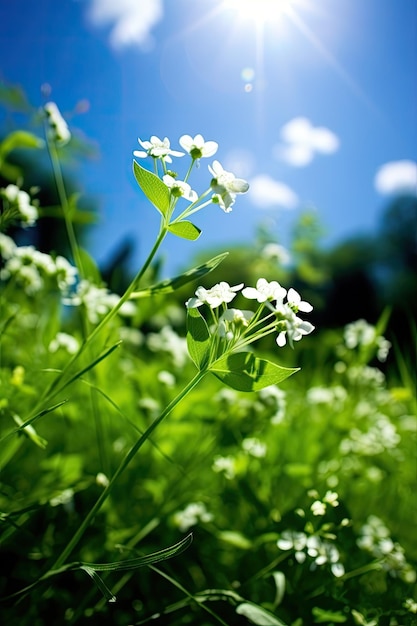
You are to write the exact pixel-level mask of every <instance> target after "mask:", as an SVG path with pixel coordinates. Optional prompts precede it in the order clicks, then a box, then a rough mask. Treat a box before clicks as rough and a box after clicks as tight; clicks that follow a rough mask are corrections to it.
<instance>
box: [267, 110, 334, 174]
mask: <svg viewBox="0 0 417 626" xmlns="http://www.w3.org/2000/svg"><path fill="white" fill-rule="evenodd" d="M280 134H281V139H282V141H283V143H281V144H277V145H276V146H275V147H274V149H273V151H274V156H276V157H277V158H278V159H281V160H282V161H285V162H286V163H288V164H289V165H294V166H295V167H304V166H305V165H308V164H309V163H311V161H312V160H313V158H314V157H315V155H316V154H317V153H321V154H332V153H334V152H336V151H337V150H338V149H339V145H340V141H339V138H338V137H337V135H335V133H333V132H332V131H331V130H329V129H328V128H325V127H324V126H313V125H312V123H311V122H310V120H309V119H307V118H306V117H295V118H294V119H292V120H290V121H289V122H288V123H287V124H285V125H284V126H283V127H282V128H281V133H280Z"/></svg>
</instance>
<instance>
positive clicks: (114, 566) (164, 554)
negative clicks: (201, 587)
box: [78, 533, 193, 572]
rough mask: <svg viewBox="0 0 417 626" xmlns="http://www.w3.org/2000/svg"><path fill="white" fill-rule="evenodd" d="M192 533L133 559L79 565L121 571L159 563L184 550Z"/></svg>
mask: <svg viewBox="0 0 417 626" xmlns="http://www.w3.org/2000/svg"><path fill="white" fill-rule="evenodd" d="M192 541H193V534H192V533H189V534H188V535H187V536H186V537H184V539H181V541H179V542H178V543H175V544H174V545H173V546H169V547H168V548H163V550H158V551H157V552H152V553H151V554H147V555H145V556H139V557H137V558H135V559H127V560H126V561H114V562H112V563H84V562H81V563H79V564H78V565H79V567H82V568H89V569H91V570H94V571H95V572H111V571H112V572H114V571H122V570H129V569H135V568H136V567H143V566H144V565H153V564H154V563H159V561H166V560H167V559H171V558H172V557H173V556H177V555H178V554H181V552H184V550H186V549H187V548H188V547H189V546H190V545H191V543H192Z"/></svg>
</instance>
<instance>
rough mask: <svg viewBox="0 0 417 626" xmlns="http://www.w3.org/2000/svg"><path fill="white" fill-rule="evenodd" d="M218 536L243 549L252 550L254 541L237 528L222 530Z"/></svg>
mask: <svg viewBox="0 0 417 626" xmlns="http://www.w3.org/2000/svg"><path fill="white" fill-rule="evenodd" d="M217 538H218V539H220V540H221V541H225V542H226V543H230V545H232V546H234V547H235V548H240V549H241V550H250V548H252V542H251V541H250V540H249V539H247V537H245V536H244V535H242V533H240V532H238V531H235V530H221V531H219V532H218V533H217Z"/></svg>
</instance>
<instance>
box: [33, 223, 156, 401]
mask: <svg viewBox="0 0 417 626" xmlns="http://www.w3.org/2000/svg"><path fill="white" fill-rule="evenodd" d="M167 233H168V229H167V228H166V227H165V226H161V229H160V231H159V234H158V237H157V239H156V241H155V244H154V246H153V248H152V250H151V251H150V253H149V255H148V258H147V259H146V261H145V263H144V265H143V267H142V268H141V270H139V272H138V273H137V274H136V276H135V278H134V279H133V280H132V282H131V283H130V285H129V287H128V288H127V289H126V291H125V293H124V294H123V296H122V297H121V298H120V300H119V301H118V302H117V303H116V304H115V305H114V307H113V308H112V309H111V311H109V312H108V313H107V315H105V317H103V319H102V320H101V322H99V324H98V325H97V326H96V327H95V328H94V330H93V331H92V332H91V333H90V335H89V336H88V337H87V338H86V340H85V341H84V343H83V344H82V345H81V346H80V348H79V350H78V352H76V353H75V354H74V355H73V357H72V358H71V359H70V360H69V361H68V362H67V364H66V366H65V368H64V369H63V370H62V372H61V373H60V374H59V375H58V376H57V377H56V378H55V379H54V380H53V381H52V383H51V384H50V385H49V386H48V387H47V388H46V390H45V391H44V393H43V394H42V397H41V399H40V402H39V403H38V405H37V407H36V408H35V413H36V412H37V410H38V407H39V406H40V405H41V404H42V403H43V402H45V401H46V400H47V399H49V398H50V395H51V393H52V392H54V390H55V389H56V387H57V385H59V383H60V382H61V381H62V379H63V378H64V377H65V375H66V373H67V372H68V370H69V368H70V367H71V366H72V365H73V363H74V362H75V361H76V360H77V359H78V357H79V356H80V355H81V354H82V353H83V352H84V351H85V349H86V347H87V346H88V345H89V344H90V343H91V342H92V340H93V339H94V338H95V337H96V336H97V335H98V334H99V332H100V331H101V330H102V329H103V328H104V327H105V326H106V325H107V324H108V323H109V322H110V321H111V320H112V319H113V318H114V317H115V315H116V314H117V313H118V311H119V309H120V308H121V306H122V305H123V304H124V303H125V302H126V301H127V300H128V299H129V298H130V296H131V294H132V293H133V292H134V291H135V289H137V286H138V284H139V282H140V280H141V279H142V277H143V275H144V274H145V272H146V270H147V269H148V267H149V266H150V264H151V262H152V260H153V258H154V256H155V254H156V252H157V251H158V248H159V246H160V245H161V244H162V242H163V240H164V238H165V236H166V235H167ZM54 395H56V393H54Z"/></svg>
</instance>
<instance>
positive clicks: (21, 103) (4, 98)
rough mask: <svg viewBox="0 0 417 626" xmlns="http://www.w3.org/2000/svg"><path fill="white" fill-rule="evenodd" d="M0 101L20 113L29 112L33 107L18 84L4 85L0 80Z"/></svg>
mask: <svg viewBox="0 0 417 626" xmlns="http://www.w3.org/2000/svg"><path fill="white" fill-rule="evenodd" d="M0 103H1V104H3V105H5V106H6V107H7V108H8V109H11V110H13V111H19V112H22V113H30V112H31V110H32V108H33V107H32V106H31V105H30V104H29V102H28V99H27V97H26V94H25V92H24V91H23V89H22V87H21V86H20V85H6V83H5V82H3V81H2V82H0Z"/></svg>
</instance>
